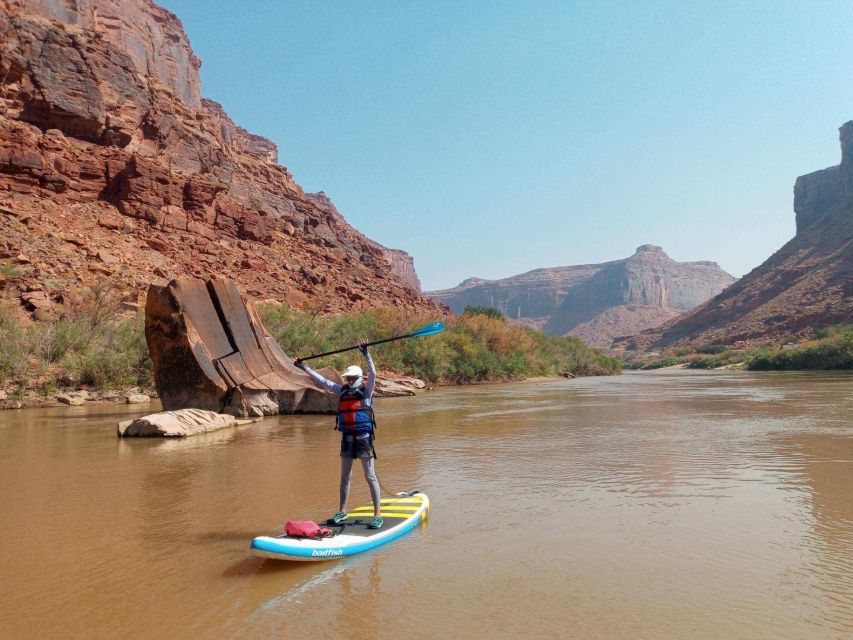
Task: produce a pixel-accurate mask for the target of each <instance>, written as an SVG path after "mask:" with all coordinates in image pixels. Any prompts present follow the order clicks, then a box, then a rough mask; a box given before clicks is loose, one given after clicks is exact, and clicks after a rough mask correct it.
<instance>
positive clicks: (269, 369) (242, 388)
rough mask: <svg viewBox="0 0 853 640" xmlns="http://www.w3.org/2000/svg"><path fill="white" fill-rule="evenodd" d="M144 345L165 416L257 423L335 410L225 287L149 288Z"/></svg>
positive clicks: (220, 282) (222, 283) (176, 284)
mask: <svg viewBox="0 0 853 640" xmlns="http://www.w3.org/2000/svg"><path fill="white" fill-rule="evenodd" d="M145 339H146V341H147V342H148V350H149V352H150V353H151V363H152V365H153V369H154V381H155V384H156V386H157V393H158V394H159V396H160V400H161V402H162V403H163V409H164V410H167V411H170V410H173V409H188V408H191V409H204V410H208V411H214V412H224V413H228V414H232V415H236V416H263V415H277V414H279V413H294V412H320V413H328V412H332V411H335V410H336V408H337V400H338V399H337V397H335V396H332V395H330V394H328V393H327V392H325V391H324V390H323V389H321V388H319V387H318V386H317V385H316V384H315V383H314V382H313V381H312V380H311V378H309V377H308V375H307V374H306V373H305V372H304V371H302V370H300V369H298V368H297V367H295V366H293V363H292V362H291V359H290V358H289V357H288V356H287V355H286V354H285V352H284V350H283V349H282V348H281V347H280V346H279V344H278V343H277V342H276V341H275V339H274V338H272V337H271V336H270V335H269V332H267V330H266V328H265V327H264V325H263V323H262V322H261V321H260V319H259V318H258V316H257V314H256V313H255V310H254V307H253V306H252V305H251V303H249V304H246V303H245V302H244V301H243V299H242V298H241V296H240V293H239V292H238V291H237V287H236V286H235V285H234V283H233V282H231V281H229V280H224V279H218V278H216V279H212V280H208V281H206V282H205V281H203V280H195V279H191V278H180V279H177V280H173V281H172V282H170V283H169V284H168V285H167V286H164V287H159V286H156V285H152V286H151V287H150V288H149V290H148V296H147V300H146V304H145ZM323 372H324V373H327V374H328V375H331V376H333V377H337V374H336V373H333V372H327V371H326V370H323Z"/></svg>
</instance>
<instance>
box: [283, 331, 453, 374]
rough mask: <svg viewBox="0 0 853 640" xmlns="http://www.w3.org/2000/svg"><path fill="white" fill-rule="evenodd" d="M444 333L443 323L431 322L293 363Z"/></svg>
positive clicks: (306, 357)
mask: <svg viewBox="0 0 853 640" xmlns="http://www.w3.org/2000/svg"><path fill="white" fill-rule="evenodd" d="M442 331H444V323H443V322H433V323H431V324H427V325H424V326H423V327H421V328H420V329H417V330H416V331H412V332H411V333H407V334H406V335H404V336H394V337H393V338H385V339H384V340H374V341H373V342H365V343H364V345H357V344H356V345H353V346H351V347H347V348H346V349H338V350H336V351H327V352H326V353H315V354H314V355H313V356H305V357H304V358H297V359H296V360H295V361H294V364H295V365H296V366H299V363H300V362H304V361H305V360H313V359H314V358H322V357H323V356H331V355H334V354H336V353H343V352H344V351H352V350H353V349H359V348H360V347H361V346H365V347H372V346H373V345H377V344H383V343H385V342H393V341H394V340H405V339H406V338H423V337H424V336H434V335H435V334H436V333H441V332H442Z"/></svg>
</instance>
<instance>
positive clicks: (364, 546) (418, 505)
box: [252, 491, 429, 561]
mask: <svg viewBox="0 0 853 640" xmlns="http://www.w3.org/2000/svg"><path fill="white" fill-rule="evenodd" d="M380 504H381V506H382V520H383V522H382V526H381V527H380V528H379V529H368V527H367V525H368V524H370V521H371V520H372V519H373V505H372V504H369V505H365V506H363V507H358V508H356V509H353V510H352V511H350V512H349V513H348V514H347V519H346V520H344V521H343V522H341V523H339V524H336V525H332V524H326V523H323V522H321V523H320V525H321V526H326V527H329V528H330V529H332V531H334V535H333V536H332V537H331V538H322V539H320V540H314V539H312V538H294V537H291V536H288V535H285V534H281V535H277V536H258V537H257V538H255V539H254V540H252V553H253V554H254V555H256V556H259V557H261V558H275V559H277V560H297V561H317V560H334V559H336V558H344V557H346V556H352V555H355V554H357V553H362V552H364V551H368V550H370V549H375V548H376V547H380V546H382V545H383V544H386V543H388V542H391V541H392V540H396V539H397V538H399V537H400V536H403V535H405V534H407V533H408V532H409V531H411V530H412V529H414V528H415V527H416V526H418V525H419V524H420V523H421V522H423V521H424V520H425V519H426V517H427V513H428V512H429V498H428V497H427V495H426V494H425V493H420V492H417V491H411V492H406V493H401V494H398V495H396V496H394V497H393V498H383V499H382V502H381V503H380Z"/></svg>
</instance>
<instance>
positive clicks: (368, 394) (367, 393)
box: [302, 352, 376, 407]
mask: <svg viewBox="0 0 853 640" xmlns="http://www.w3.org/2000/svg"><path fill="white" fill-rule="evenodd" d="M364 359H365V360H367V382H366V383H365V384H364V404H365V405H367V406H368V407H370V406H373V391H374V389H375V388H376V365H374V364H373V358H371V357H370V352H367V353H365V354H364ZM302 368H303V369H304V371H305V373H307V374H308V375H309V376H311V379H312V380H313V381H314V382H316V383H317V384H319V385H320V386H321V387H323V388H324V389H327V390H329V391H331V392H332V393H334V394H335V395H337V396H339V395H341V391H343V390H344V388H343V385H339V384H337V383H335V382H332V381H331V380H327V379H326V378H324V377H323V376H321V375H320V374H319V373H317V372H316V371H314V369H312V368H311V367H309V366H308V365H307V364H305V363H304V362H303V363H302Z"/></svg>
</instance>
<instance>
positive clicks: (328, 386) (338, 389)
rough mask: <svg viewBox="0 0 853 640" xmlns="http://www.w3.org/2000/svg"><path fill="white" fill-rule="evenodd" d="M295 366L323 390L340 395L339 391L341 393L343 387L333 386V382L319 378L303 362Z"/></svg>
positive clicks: (319, 376) (318, 375)
mask: <svg viewBox="0 0 853 640" xmlns="http://www.w3.org/2000/svg"><path fill="white" fill-rule="evenodd" d="M296 366H297V367H299V368H300V369H302V370H303V371H304V372H305V373H307V374H308V376H309V377H310V378H311V379H312V380H313V381H314V382H316V383H317V384H318V385H320V386H321V387H323V388H324V389H326V390H328V391H331V392H332V393H334V394H335V395H340V393H341V391H343V387H342V386H341V385H339V384H335V383H334V382H332V381H331V380H327V379H326V378H324V377H323V376H321V375H320V374H319V373H317V372H316V371H314V369H312V368H311V367H309V366H308V365H307V364H305V363H304V362H300V363H299V364H297V365H296Z"/></svg>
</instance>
